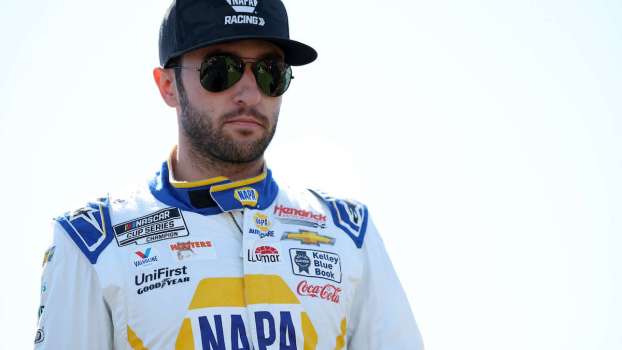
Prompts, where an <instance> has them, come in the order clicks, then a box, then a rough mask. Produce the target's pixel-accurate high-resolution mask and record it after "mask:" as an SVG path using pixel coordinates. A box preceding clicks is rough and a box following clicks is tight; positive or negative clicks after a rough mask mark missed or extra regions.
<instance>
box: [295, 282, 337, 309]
mask: <svg viewBox="0 0 622 350" xmlns="http://www.w3.org/2000/svg"><path fill="white" fill-rule="evenodd" d="M296 291H297V292H298V295H301V296H309V297H312V298H320V299H324V300H328V301H331V302H333V303H335V304H339V294H340V293H341V288H338V287H335V286H333V285H332V284H330V283H327V284H325V285H314V284H311V283H309V282H307V281H305V280H303V281H301V282H300V283H298V287H297V288H296Z"/></svg>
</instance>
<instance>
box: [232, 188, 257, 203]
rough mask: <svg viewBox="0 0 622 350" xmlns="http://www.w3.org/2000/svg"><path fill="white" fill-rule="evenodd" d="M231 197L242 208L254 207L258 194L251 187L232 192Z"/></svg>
mask: <svg viewBox="0 0 622 350" xmlns="http://www.w3.org/2000/svg"><path fill="white" fill-rule="evenodd" d="M233 197H234V198H235V199H236V200H237V201H238V202H240V203H241V204H242V205H244V206H248V207H256V206H257V202H258V201H259V192H257V190H256V189H254V188H252V187H242V188H238V189H237V190H235V192H233Z"/></svg>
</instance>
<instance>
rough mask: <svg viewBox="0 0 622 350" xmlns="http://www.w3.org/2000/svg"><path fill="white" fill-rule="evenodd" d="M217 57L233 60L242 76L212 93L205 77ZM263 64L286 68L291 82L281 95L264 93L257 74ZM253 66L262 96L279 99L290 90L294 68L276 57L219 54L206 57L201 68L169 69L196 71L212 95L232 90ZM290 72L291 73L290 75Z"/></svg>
mask: <svg viewBox="0 0 622 350" xmlns="http://www.w3.org/2000/svg"><path fill="white" fill-rule="evenodd" d="M215 57H225V58H231V59H233V60H234V61H235V62H236V63H238V67H237V68H238V73H241V74H240V77H239V79H238V80H236V81H235V82H233V83H232V84H231V85H230V86H228V87H226V88H225V89H223V90H218V91H212V90H210V89H208V88H206V87H205V85H203V75H204V71H205V70H207V69H208V67H207V65H208V64H209V63H208V61H209V60H210V59H213V58H215ZM261 62H268V64H267V65H270V63H274V62H276V63H277V64H281V65H283V66H284V67H285V69H284V70H283V72H282V73H283V74H285V75H287V74H289V76H290V78H289V81H287V85H286V86H285V88H284V89H283V91H282V92H281V93H279V94H276V95H270V94H269V93H267V92H266V91H264V90H263V89H262V88H261V85H260V82H259V77H258V76H257V75H258V74H259V73H257V64H258V63H261ZM249 64H250V65H251V72H253V76H254V77H255V83H256V84H257V88H258V89H259V91H261V93H262V94H264V95H266V96H268V97H279V96H281V95H283V94H284V93H285V92H286V91H287V89H289V85H290V84H291V81H292V79H294V76H293V75H292V66H291V65H289V64H287V63H285V62H283V60H282V59H280V58H275V57H271V56H270V57H264V58H251V57H240V56H236V55H233V54H228V53H219V54H212V55H208V56H206V57H205V58H204V59H203V61H202V62H201V66H200V67H191V66H182V65H181V64H174V65H171V66H168V67H167V68H181V69H189V70H194V71H197V72H199V81H200V82H201V86H202V87H203V88H204V89H205V90H206V91H209V92H212V93H219V92H223V91H226V90H228V89H230V88H232V87H233V86H234V85H235V84H237V83H238V82H239V81H240V80H241V79H242V77H243V76H244V71H245V70H246V66H248V65H249ZM288 72H289V73H288Z"/></svg>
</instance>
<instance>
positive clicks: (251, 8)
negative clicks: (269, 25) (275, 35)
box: [225, 0, 266, 26]
mask: <svg viewBox="0 0 622 350" xmlns="http://www.w3.org/2000/svg"><path fill="white" fill-rule="evenodd" d="M258 2H259V0H227V3H228V4H229V5H231V7H232V8H233V10H235V12H237V13H248V15H234V16H225V25H227V24H254V25H257V26H264V25H265V24H266V21H265V20H264V19H263V18H262V17H258V16H254V15H252V14H253V13H255V7H257V3H258Z"/></svg>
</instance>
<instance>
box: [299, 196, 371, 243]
mask: <svg viewBox="0 0 622 350" xmlns="http://www.w3.org/2000/svg"><path fill="white" fill-rule="evenodd" d="M309 191H311V193H313V194H314V195H316V196H317V197H318V198H320V199H321V200H322V201H324V203H326V205H327V206H328V209H329V210H330V213H331V215H332V217H333V222H334V223H335V225H336V226H337V227H339V228H340V229H342V230H343V231H344V232H345V233H346V234H347V235H348V236H350V238H352V240H353V241H354V244H355V245H356V247H357V248H361V247H362V246H363V240H364V239H365V232H366V231H367V220H368V217H369V214H368V211H367V207H366V206H365V205H364V204H362V203H359V202H356V201H351V200H345V199H338V198H334V197H331V196H329V195H327V194H325V193H323V192H320V191H315V190H309Z"/></svg>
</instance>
